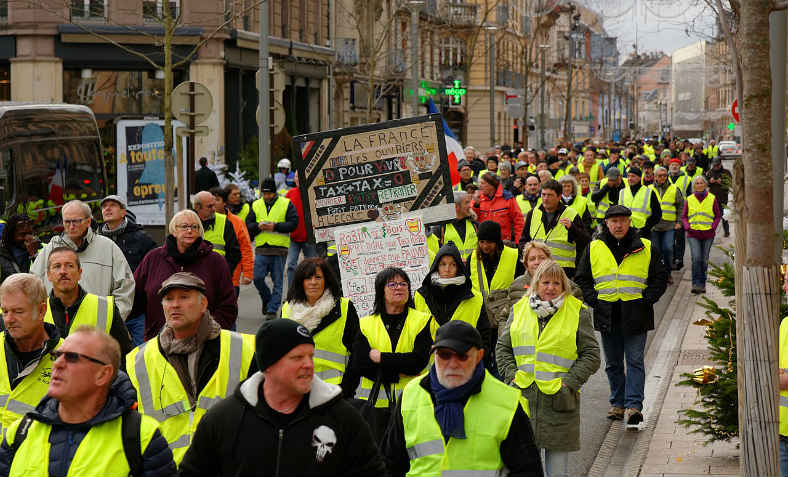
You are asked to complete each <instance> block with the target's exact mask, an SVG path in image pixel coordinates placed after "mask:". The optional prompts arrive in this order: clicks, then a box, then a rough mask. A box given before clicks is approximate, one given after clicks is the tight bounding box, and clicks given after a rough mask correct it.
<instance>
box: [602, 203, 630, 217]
mask: <svg viewBox="0 0 788 477" xmlns="http://www.w3.org/2000/svg"><path fill="white" fill-rule="evenodd" d="M631 216H632V211H631V210H629V207H626V206H623V205H619V204H615V205H611V206H610V208H609V209H607V212H605V219H609V218H610V217H631Z"/></svg>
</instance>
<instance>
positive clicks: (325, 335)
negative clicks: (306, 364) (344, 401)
mask: <svg viewBox="0 0 788 477" xmlns="http://www.w3.org/2000/svg"><path fill="white" fill-rule="evenodd" d="M339 300H340V307H339V310H340V311H339V312H340V316H339V318H337V319H336V320H334V321H333V322H332V323H331V324H330V325H328V326H326V327H325V328H323V329H322V330H320V331H319V332H317V333H315V334H313V335H312V339H314V341H315V356H314V359H313V361H314V366H315V375H316V376H317V377H319V378H320V379H322V380H323V381H326V382H329V383H331V384H336V385H339V384H341V383H342V376H344V374H345V368H346V366H347V362H348V360H349V358H350V350H348V349H347V348H345V345H344V343H342V337H343V336H344V334H345V326H346V324H347V311H348V307H349V306H350V305H349V304H350V301H349V300H348V299H347V298H340V299H339ZM288 317H290V302H285V304H284V305H283V306H282V318H288Z"/></svg>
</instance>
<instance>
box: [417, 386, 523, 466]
mask: <svg viewBox="0 0 788 477" xmlns="http://www.w3.org/2000/svg"><path fill="white" fill-rule="evenodd" d="M521 403H522V400H521V398H520V392H519V391H518V390H517V389H514V388H512V387H510V386H507V385H505V384H503V383H502V382H500V381H498V380H497V379H495V377H493V376H492V375H491V374H490V373H489V372H487V371H485V372H484V379H483V380H482V389H481V391H479V392H478V393H475V394H472V395H471V396H470V397H469V398H468V402H467V403H466V404H465V407H464V409H463V414H464V416H465V435H466V438H465V439H456V438H454V437H450V438H449V440H448V442H446V441H444V439H443V434H442V433H441V429H440V426H439V425H438V422H437V421H436V420H435V408H434V406H433V404H432V399H431V398H430V395H429V393H428V392H427V391H425V390H424V388H422V387H421V384H420V383H419V380H414V381H412V382H411V383H409V384H408V385H407V386H406V387H405V391H404V392H403V394H402V427H403V430H404V434H405V435H404V437H405V447H406V449H407V451H408V457H409V458H410V470H409V471H408V473H407V475H413V476H434V477H439V476H452V475H468V476H471V475H472V476H475V477H497V476H500V475H505V472H504V464H503V460H502V459H501V443H502V442H503V441H504V440H505V439H506V437H507V436H508V435H509V428H510V427H511V425H512V420H513V419H514V415H515V413H516V412H517V406H521V405H522V404H521ZM526 406H527V405H526ZM526 409H527V407H526Z"/></svg>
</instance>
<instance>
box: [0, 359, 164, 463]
mask: <svg viewBox="0 0 788 477" xmlns="http://www.w3.org/2000/svg"><path fill="white" fill-rule="evenodd" d="M136 400H137V391H136V390H135V389H134V386H132V384H131V381H130V380H129V377H128V376H126V373H124V372H122V371H120V372H119V373H118V377H117V378H115V381H114V382H113V383H112V387H111V388H110V390H109V394H108V395H107V403H106V404H105V405H104V407H103V408H102V409H101V411H99V413H98V414H97V415H96V416H94V417H93V418H92V419H90V420H89V421H87V422H84V423H81V424H66V423H64V422H63V421H61V420H60V416H59V415H58V411H57V409H58V402H57V400H56V399H54V398H51V397H49V396H45V397H44V399H42V400H41V402H40V403H39V404H38V406H36V409H35V411H33V412H31V413H29V414H28V415H30V416H31V417H32V418H33V420H36V421H39V422H43V423H45V424H49V425H51V426H52V431H51V432H50V434H49V469H48V470H49V475H50V476H53V477H60V476H63V477H65V476H66V475H67V473H68V468H69V466H70V465H71V461H72V460H73V459H74V455H75V454H76V452H77V448H78V447H79V444H80V443H81V442H82V439H84V438H85V435H87V433H88V431H89V430H90V428H91V427H93V426H97V425H99V424H102V423H104V422H108V421H112V420H114V419H120V418H121V416H122V415H123V413H124V412H125V411H126V410H128V409H129V408H131V407H132V406H133V405H134V404H135V403H136ZM141 450H142V461H143V469H144V473H143V476H144V477H171V476H173V475H176V473H177V470H176V468H175V462H174V461H173V460H172V452H171V451H170V448H169V446H168V445H167V440H166V439H164V437H163V436H162V435H161V432H159V430H158V429H157V430H156V432H155V433H154V434H153V438H152V439H151V441H150V442H149V443H148V446H147V447H146V448H144V449H141ZM13 460H14V451H13V450H12V449H11V447H10V446H9V445H8V442H7V441H6V439H3V444H2V445H0V476H1V477H7V476H8V472H9V471H10V469H11V462H12V461H13Z"/></svg>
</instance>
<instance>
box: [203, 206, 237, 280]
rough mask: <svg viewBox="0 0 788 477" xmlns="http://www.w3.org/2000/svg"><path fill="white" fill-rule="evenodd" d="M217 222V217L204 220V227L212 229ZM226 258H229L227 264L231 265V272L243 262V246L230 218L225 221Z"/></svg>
mask: <svg viewBox="0 0 788 477" xmlns="http://www.w3.org/2000/svg"><path fill="white" fill-rule="evenodd" d="M215 223H216V217H214V218H212V219H211V220H203V221H202V227H203V229H205V230H206V231H208V230H209V229H212V228H213V226H214V224H215ZM224 259H225V260H227V266H229V267H230V274H231V275H232V273H233V271H235V267H236V266H237V265H238V264H239V263H240V262H241V246H240V245H238V237H237V236H236V235H235V227H233V224H232V222H230V219H226V220H225V222H224Z"/></svg>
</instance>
